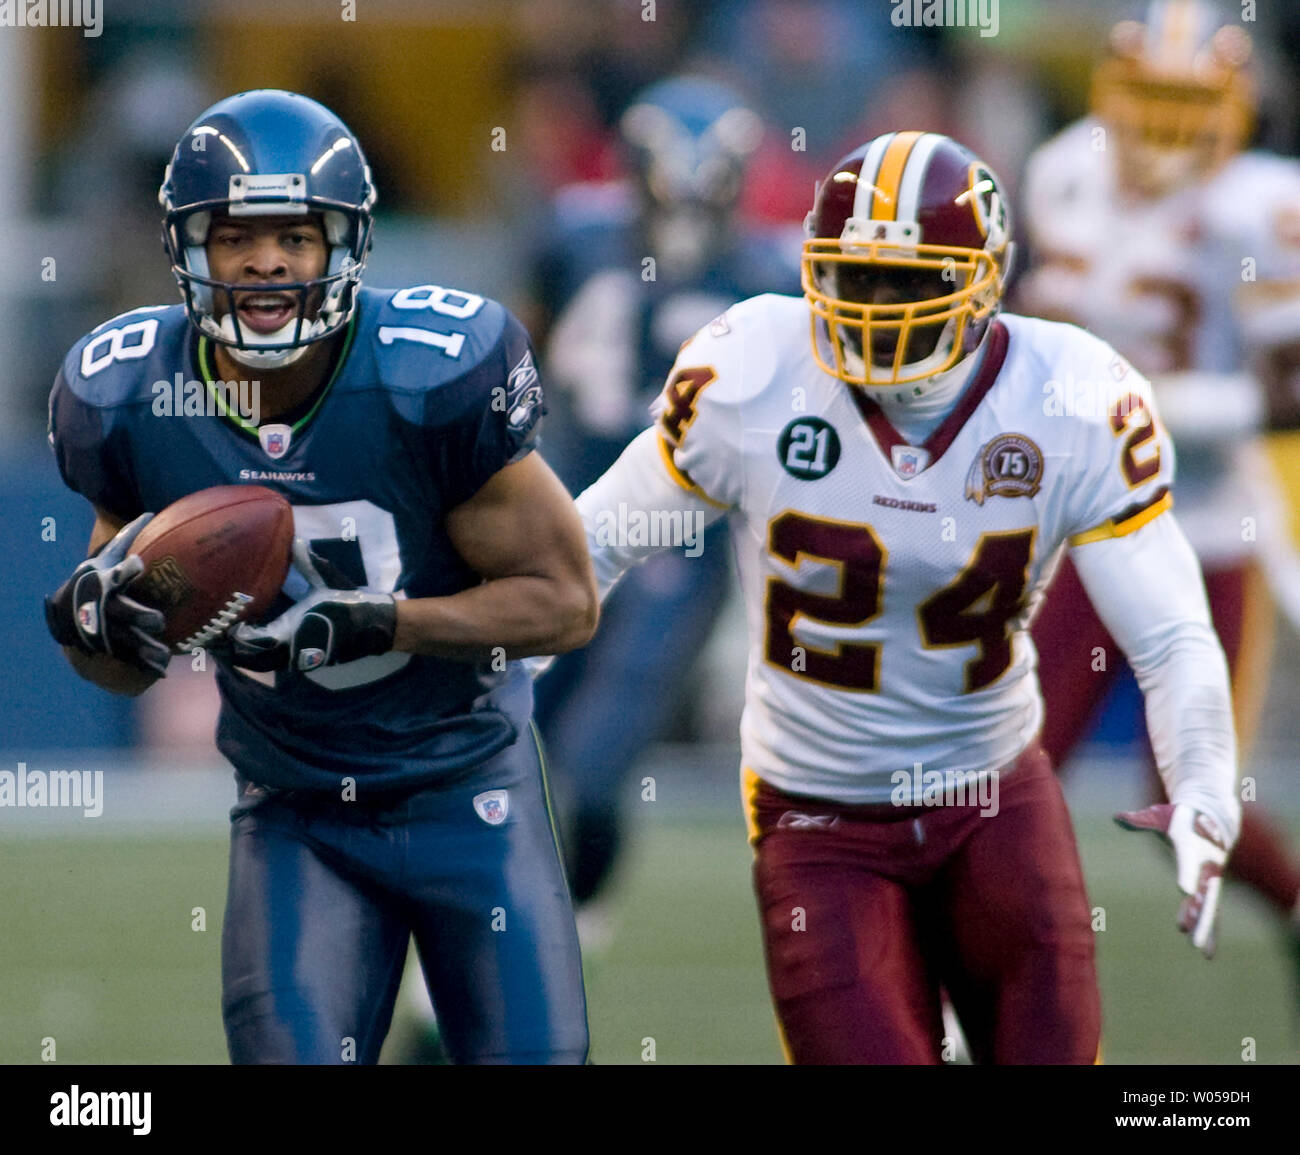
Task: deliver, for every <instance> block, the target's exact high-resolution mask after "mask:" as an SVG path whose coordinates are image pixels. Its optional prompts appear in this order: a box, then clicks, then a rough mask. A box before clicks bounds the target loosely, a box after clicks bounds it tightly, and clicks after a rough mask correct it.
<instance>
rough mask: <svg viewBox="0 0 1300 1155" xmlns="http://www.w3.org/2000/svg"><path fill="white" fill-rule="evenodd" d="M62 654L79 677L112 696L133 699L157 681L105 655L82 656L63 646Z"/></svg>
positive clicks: (76, 650)
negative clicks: (116, 695) (120, 695)
mask: <svg viewBox="0 0 1300 1155" xmlns="http://www.w3.org/2000/svg"><path fill="white" fill-rule="evenodd" d="M63 652H64V654H66V655H67V658H68V661H69V662H71V663H72V668H73V669H74V670H76V671H77V673H78V674H79V675H80V676H81V677H83V678H85V679H86V681H88V682H93V683H94V684H95V685H96V686H99V687H100V689H103V690H108V691H109V693H112V694H122V695H123V696H125V697H128V698H135V697H137V696H138V695H140V694H143V693H144V692H145V691H146V690H147V689H148V688H149V687H150V686H152V685H153V684H154V683H155V682H156V681H157V680H158V677H157V675H156V674H151V673H149V672H148V671H147V670H140V669H137V668H136V667H135V666H132V665H128V664H127V663H126V662H122V661H119V660H118V659H117V658H111V657H109V656H108V655H107V654H83V653H82V652H81V651H80V650H78V649H75V648H73V647H72V646H64V647H63Z"/></svg>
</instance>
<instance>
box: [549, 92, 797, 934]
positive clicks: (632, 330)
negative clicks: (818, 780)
mask: <svg viewBox="0 0 1300 1155" xmlns="http://www.w3.org/2000/svg"><path fill="white" fill-rule="evenodd" d="M762 131H763V130H762V124H761V121H760V119H759V117H758V115H757V114H756V113H754V112H753V111H752V110H750V109H749V108H747V107H746V106H745V104H744V103H743V102H742V101H741V99H740V98H739V96H737V95H736V94H735V93H734V92H733V91H731V89H730V88H728V87H726V86H724V85H723V84H721V83H718V82H716V81H714V80H711V79H705V78H703V77H696V76H677V77H672V78H670V79H667V80H664V81H661V82H659V83H657V84H655V85H653V86H651V87H650V88H648V89H646V90H645V91H644V92H642V93H641V94H640V95H639V96H638V97H636V99H635V100H633V102H632V104H631V105H630V107H629V108H628V109H627V111H626V112H625V113H624V114H623V116H622V119H621V121H620V133H621V137H622V141H623V145H624V151H625V155H626V158H627V163H628V166H629V168H630V175H629V177H628V178H627V179H625V180H622V181H617V182H608V183H604V184H583V185H575V186H572V187H570V188H568V189H565V190H563V191H562V192H561V193H560V194H559V196H558V198H557V200H556V203H555V213H554V216H555V222H554V229H553V237H552V239H551V241H550V243H549V244H548V246H547V248H546V250H545V251H544V253H543V254H542V257H541V259H540V260H539V262H538V270H537V291H538V296H539V298H540V300H541V302H542V304H543V305H544V306H545V307H547V308H548V309H549V310H551V311H552V312H553V314H554V316H555V321H554V324H553V326H552V327H551V328H550V334H549V340H548V341H547V343H546V346H545V359H544V360H545V368H546V372H547V381H548V385H549V387H550V390H551V392H550V393H548V400H550V401H551V404H552V415H551V419H550V420H549V422H548V424H547V437H546V443H545V446H544V453H545V456H546V458H547V460H548V461H549V462H550V463H551V465H552V467H553V468H554V469H555V471H556V473H557V474H558V475H559V476H560V478H561V479H562V480H563V481H564V482H565V483H566V484H567V485H568V486H569V489H570V491H571V492H573V493H578V492H581V491H582V490H583V489H585V488H586V487H587V486H588V485H590V484H591V483H592V482H593V481H595V480H596V478H597V477H599V476H600V475H601V474H602V473H603V472H604V471H605V470H606V469H607V468H608V467H609V466H610V465H612V464H613V462H614V460H615V459H616V458H617V457H618V455H619V453H621V452H622V450H623V449H624V447H625V446H626V445H627V443H628V442H629V441H630V440H631V439H632V438H633V437H634V436H635V435H636V434H637V433H638V432H640V430H641V429H642V428H644V426H645V423H646V420H647V416H648V410H649V406H650V404H651V402H652V401H653V400H654V399H655V397H656V396H657V395H658V394H659V392H660V390H661V389H662V388H663V384H664V381H665V380H666V378H667V376H668V370H669V369H670V368H671V367H672V364H673V358H674V357H676V355H677V351H678V349H679V348H680V347H681V345H682V343H683V342H684V341H686V340H687V339H689V338H690V337H691V335H692V334H694V333H695V332H696V331H697V330H698V329H699V328H700V327H701V326H703V325H704V324H706V323H707V322H708V321H709V320H710V319H711V318H713V317H716V316H717V315H718V314H719V313H721V312H722V311H723V310H724V309H726V308H727V306H728V305H731V304H734V303H735V302H736V301H739V300H743V299H744V298H746V297H750V296H753V295H754V294H756V293H759V292H762V291H765V290H779V291H788V292H795V291H797V285H798V268H797V266H796V265H795V264H794V262H793V261H792V260H791V259H790V256H789V251H790V249H789V246H788V245H783V244H781V243H780V242H781V240H782V239H784V234H783V233H776V232H773V231H772V230H770V229H769V230H766V231H760V230H757V229H755V228H753V227H751V226H747V225H746V224H745V223H744V222H743V221H742V220H741V219H739V217H738V215H737V204H738V201H739V199H740V196H741V193H742V191H743V189H744V187H745V185H744V175H745V170H746V165H747V164H748V162H749V161H750V158H751V157H752V156H753V154H754V152H755V150H756V149H757V148H758V146H759V142H760V138H761V135H762ZM720 533H721V531H720V529H719V530H718V531H717V532H715V533H713V534H711V535H710V536H709V537H708V540H707V542H702V543H701V546H700V550H699V551H693V552H695V553H697V556H685V555H684V554H683V553H680V552H675V553H669V554H663V555H661V556H659V557H657V558H655V559H654V560H653V561H652V562H650V563H649V564H647V565H645V566H643V567H641V568H640V569H639V570H638V571H637V572H636V573H634V574H632V575H630V576H629V577H628V580H627V581H626V582H624V583H623V584H622V585H621V586H620V587H619V590H618V593H617V594H616V595H615V596H614V597H612V598H611V599H610V601H609V603H608V605H607V606H606V607H605V608H604V612H603V617H602V620H603V623H604V624H603V628H602V630H601V632H600V635H599V636H598V637H597V638H596V640H595V641H594V642H593V643H592V644H591V645H590V646H588V647H587V648H586V649H584V650H580V651H576V652H574V653H572V654H569V655H566V656H565V657H562V658H560V659H559V660H558V661H557V662H556V663H555V665H554V667H553V668H552V669H551V670H550V671H549V672H548V673H547V674H545V675H544V676H543V677H542V678H541V679H540V680H539V681H538V683H537V720H538V725H539V726H540V728H541V732H542V737H543V742H544V746H545V750H546V756H547V759H548V763H549V766H550V768H551V770H552V772H553V775H554V778H555V781H556V785H557V794H558V795H559V797H560V799H561V803H560V810H561V813H562V815H563V818H564V825H563V838H562V843H563V845H564V847H565V853H566V857H567V863H568V870H569V882H570V885H571V887H572V889H573V897H574V901H575V902H576V903H577V904H578V925H579V929H580V931H581V932H582V933H583V936H584V945H585V946H590V945H599V944H600V943H602V942H605V941H607V940H608V937H609V935H610V934H611V933H612V922H611V919H610V915H609V911H608V909H607V907H606V906H605V904H601V903H593V900H594V899H596V898H597V896H599V895H600V894H601V891H602V889H603V888H604V887H605V885H606V883H607V882H608V881H609V878H610V876H611V871H612V870H613V867H614V865H615V862H616V860H617V858H618V855H619V851H620V848H621V846H622V842H623V826H624V822H625V812H626V810H627V808H628V805H629V802H630V801H631V799H632V797H633V795H631V794H630V793H628V789H627V788H628V785H629V783H630V782H631V781H632V779H633V774H634V772H635V769H636V765H637V761H638V759H639V758H640V757H641V755H642V753H643V752H644V751H645V749H646V747H647V746H648V745H649V744H650V743H651V742H653V741H655V740H656V739H660V738H662V737H664V736H665V732H666V729H667V726H668V724H669V723H670V721H671V720H672V719H673V717H674V715H675V714H676V713H677V712H678V711H679V710H681V708H682V706H683V702H684V700H685V699H686V696H687V691H688V690H689V689H690V686H691V684H692V668H693V667H694V665H695V663H696V660H697V659H698V658H699V656H700V654H701V653H702V652H703V650H704V649H705V647H706V645H707V643H708V641H709V637H710V635H711V633H712V631H713V626H714V624H715V623H716V621H717V619H718V616H719V613H720V611H721V609H722V605H723V602H724V601H725V599H726V597H727V592H728V589H729V578H728V574H729V572H730V566H729V564H728V557H727V550H726V548H725V538H724V537H723V536H720Z"/></svg>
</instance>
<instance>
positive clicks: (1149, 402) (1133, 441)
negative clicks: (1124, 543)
mask: <svg viewBox="0 0 1300 1155" xmlns="http://www.w3.org/2000/svg"><path fill="white" fill-rule="evenodd" d="M1080 337H1081V338H1083V339H1084V340H1085V341H1086V343H1087V346H1088V347H1089V348H1087V356H1086V358H1084V359H1081V362H1080V365H1081V370H1082V372H1081V373H1080V374H1079V377H1078V378H1076V380H1075V382H1074V384H1075V388H1076V390H1077V388H1078V384H1079V381H1080V380H1083V379H1084V374H1086V375H1087V378H1088V379H1090V381H1091V383H1092V393H1093V394H1094V395H1095V396H1097V397H1098V398H1099V400H1100V402H1101V403H1099V404H1097V405H1096V406H1095V408H1094V409H1093V411H1091V412H1089V413H1088V414H1087V415H1086V416H1082V415H1079V414H1077V413H1076V414H1075V415H1074V416H1066V417H1064V418H1056V419H1058V420H1060V419H1064V420H1069V421H1073V422H1074V429H1073V431H1072V433H1073V436H1072V439H1071V452H1070V456H1071V458H1072V462H1073V466H1074V468H1072V469H1071V471H1070V475H1069V493H1068V495H1067V499H1066V503H1065V525H1064V527H1063V528H1064V531H1065V537H1066V540H1067V542H1068V543H1069V545H1070V546H1072V547H1073V546H1080V545H1087V544H1088V543H1089V542H1094V541H1101V540H1103V539H1105V538H1111V537H1123V536H1125V535H1127V534H1130V533H1133V532H1135V531H1136V530H1138V529H1141V528H1142V526H1144V525H1146V524H1148V523H1149V522H1151V521H1153V520H1154V519H1155V518H1157V517H1159V516H1160V514H1162V513H1164V512H1165V511H1166V510H1167V509H1170V508H1171V507H1172V506H1173V495H1172V492H1171V490H1172V486H1173V480H1174V446H1173V442H1172V441H1171V440H1170V438H1169V434H1168V433H1167V432H1166V431H1165V428H1164V425H1163V424H1162V423H1161V421H1160V417H1159V413H1158V411H1157V409H1156V404H1155V400H1154V398H1153V396H1152V391H1151V384H1150V382H1148V381H1147V379H1146V378H1145V377H1143V376H1142V375H1141V374H1140V373H1138V372H1137V370H1136V369H1134V368H1133V367H1132V366H1131V365H1129V363H1128V362H1127V361H1126V360H1124V358H1122V357H1121V356H1120V355H1119V354H1118V353H1116V352H1115V351H1114V350H1113V349H1112V348H1111V347H1110V346H1109V345H1107V344H1105V343H1104V342H1102V341H1099V340H1097V339H1096V338H1094V337H1092V336H1090V335H1088V334H1083V333H1080Z"/></svg>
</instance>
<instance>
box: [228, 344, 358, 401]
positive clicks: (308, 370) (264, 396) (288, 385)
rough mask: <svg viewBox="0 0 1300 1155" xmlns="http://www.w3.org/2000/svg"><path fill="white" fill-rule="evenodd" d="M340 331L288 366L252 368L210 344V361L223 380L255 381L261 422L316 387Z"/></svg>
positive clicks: (327, 371) (324, 376)
mask: <svg viewBox="0 0 1300 1155" xmlns="http://www.w3.org/2000/svg"><path fill="white" fill-rule="evenodd" d="M342 339H343V334H341V333H340V334H338V335H336V336H334V337H330V338H328V339H327V340H324V341H316V342H314V343H313V344H311V345H309V346H308V347H307V351H306V352H305V353H304V354H303V355H302V356H301V357H300V358H299V359H298V360H297V361H295V362H294V363H293V364H292V365H286V366H284V367H283V368H282V369H265V368H254V367H253V366H251V365H244V364H241V363H240V362H239V361H238V360H236V359H235V358H234V357H233V356H231V354H230V350H229V349H227V348H226V346H224V345H219V344H216V343H215V342H214V343H213V360H214V362H215V366H216V370H217V373H218V374H219V375H220V377H221V380H223V381H244V380H256V382H257V383H258V389H259V415H260V417H261V420H262V421H263V422H266V421H275V420H276V419H277V418H278V417H280V416H281V415H282V414H285V413H288V412H290V411H291V410H292V409H295V408H296V407H297V406H299V405H301V404H302V403H303V402H304V401H306V400H307V398H308V397H310V396H311V395H312V394H313V393H315V392H316V391H317V390H318V389H320V388H321V387H322V386H323V385H324V384H325V382H326V380H327V379H328V377H329V374H330V371H331V370H332V368H333V366H334V354H335V352H336V349H337V346H338V343H339V342H340V341H341V340H342Z"/></svg>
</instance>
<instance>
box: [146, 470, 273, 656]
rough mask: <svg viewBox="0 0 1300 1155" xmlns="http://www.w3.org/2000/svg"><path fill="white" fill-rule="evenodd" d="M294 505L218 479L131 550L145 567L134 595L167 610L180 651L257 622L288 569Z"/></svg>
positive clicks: (166, 513) (169, 635)
mask: <svg viewBox="0 0 1300 1155" xmlns="http://www.w3.org/2000/svg"><path fill="white" fill-rule="evenodd" d="M292 548H293V510H292V508H291V507H290V505H289V503H288V502H287V501H286V500H285V499H284V498H283V497H281V496H280V494H278V493H275V492H274V491H273V490H270V489H267V488H265V487H264V486H260V485H219V486H215V487H213V488H211V489H201V490H199V491H198V492H197V493H191V494H189V495H188V496H186V497H182V498H181V499H180V501H177V502H174V503H173V504H171V505H169V506H168V507H167V508H166V509H164V510H163V511H162V512H161V513H159V514H158V516H157V517H155V518H154V519H153V520H152V521H150V522H149V524H148V525H146V526H145V527H144V529H143V530H141V531H140V535H139V536H138V537H137V538H136V539H135V542H134V543H133V544H132V547H131V552H132V553H133V554H138V555H139V556H140V557H141V558H142V559H143V560H144V563H145V570H144V572H143V573H142V574H141V575H140V576H139V577H137V578H136V579H135V580H134V581H133V582H131V584H130V585H129V586H128V587H127V590H128V591H129V593H130V595H131V596H132V597H134V598H136V599H137V600H138V601H140V602H142V603H143V604H145V605H148V606H152V607H153V608H155V609H158V610H161V611H162V613H163V616H164V617H165V618H166V626H165V628H164V631H163V640H164V641H165V642H166V643H167V644H168V645H169V646H171V648H172V652H173V653H178V654H180V653H188V652H190V651H191V650H193V649H195V648H197V647H199V646H206V645H208V644H210V643H211V642H212V641H213V640H214V639H215V638H217V637H219V636H220V635H221V634H223V633H225V631H226V630H227V629H229V628H230V627H231V626H233V625H235V624H236V623H237V622H254V623H255V622H258V621H260V620H262V619H264V617H265V616H266V614H267V611H268V610H269V609H270V608H271V605H272V604H273V602H274V601H275V596H276V594H277V593H278V592H279V589H280V586H281V585H282V584H283V583H284V579H285V577H286V576H287V574H288V572H289V557H290V552H291V550H292Z"/></svg>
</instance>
